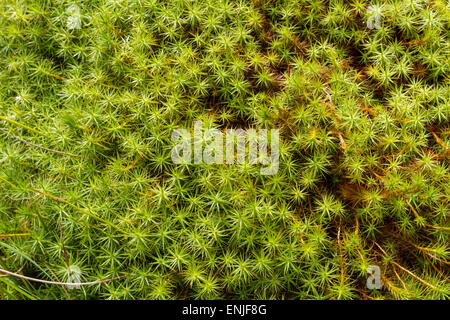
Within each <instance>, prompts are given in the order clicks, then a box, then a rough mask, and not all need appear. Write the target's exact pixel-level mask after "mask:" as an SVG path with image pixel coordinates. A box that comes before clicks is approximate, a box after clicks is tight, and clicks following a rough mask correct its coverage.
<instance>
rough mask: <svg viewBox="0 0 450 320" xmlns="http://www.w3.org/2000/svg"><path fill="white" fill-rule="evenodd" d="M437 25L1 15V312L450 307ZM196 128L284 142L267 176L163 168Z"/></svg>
mask: <svg viewBox="0 0 450 320" xmlns="http://www.w3.org/2000/svg"><path fill="white" fill-rule="evenodd" d="M449 17H450V6H449V4H448V2H447V1H443V0H442V1H441V0H435V1H425V0H390V1H380V2H376V1H360V0H351V1H339V0H330V1H318V0H312V1H304V0H284V1H281V0H271V1H261V0H254V1H243V0H242V1H231V0H229V1H227V0H204V1H197V0H174V1H159V0H146V1H139V0H125V1H114V0H110V1H108V0H94V1H59V0H58V1H46V0H33V1H31V0H30V1H26V0H22V1H12V0H6V1H2V2H1V4H0V269H2V270H5V271H9V272H12V273H14V274H15V275H16V276H15V275H14V274H13V275H11V274H10V275H7V274H4V273H1V272H0V298H1V299H75V298H78V299H445V298H449V296H450V285H449V282H448V277H449V268H448V265H449V262H448V259H449V242H448V240H449V230H450V228H449V223H448V222H449V221H448V219H449V190H450V184H449V168H448V165H449V146H450V137H449V134H450V126H449V116H450V105H449V92H450V91H449V77H448V75H449V73H448V72H449V66H450V59H449V39H448V31H449V21H448V20H449ZM195 121H201V122H202V124H203V126H204V128H205V129H206V128H216V129H218V130H221V131H222V132H225V131H226V130H227V129H228V128H243V129H248V128H254V129H269V130H270V129H279V130H280V146H279V170H278V172H277V173H276V174H274V175H261V173H260V170H259V169H260V168H259V167H258V166H255V165H249V164H247V163H244V164H235V165H226V164H223V165H220V164H205V163H203V164H190V165H183V164H175V163H173V161H172V159H171V150H172V148H173V146H174V142H173V141H172V140H171V134H172V132H173V130H175V129H178V128H188V127H191V126H192V125H193V123H194V122H195ZM369 266H378V267H379V268H380V270H381V280H382V282H383V286H382V288H381V289H368V288H367V286H366V279H367V269H368V268H369ZM74 270H77V277H76V278H77V279H76V281H74V278H75V277H74V275H73V271H74ZM17 275H22V276H26V277H30V278H34V279H40V280H44V281H51V282H55V283H66V282H72V283H73V282H83V283H89V282H95V283H94V284H90V285H82V286H80V287H79V288H78V287H77V288H75V287H74V286H72V287H70V286H69V287H67V286H66V285H59V284H51V283H40V282H36V281H34V280H30V279H28V278H23V277H22V278H20V277H18V276H17ZM103 280H106V281H105V282H101V283H97V282H100V281H103Z"/></svg>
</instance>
